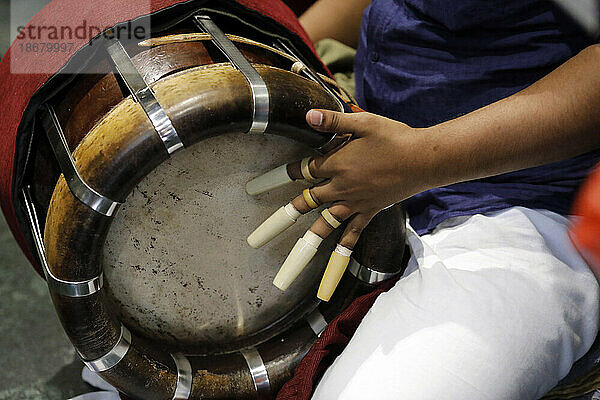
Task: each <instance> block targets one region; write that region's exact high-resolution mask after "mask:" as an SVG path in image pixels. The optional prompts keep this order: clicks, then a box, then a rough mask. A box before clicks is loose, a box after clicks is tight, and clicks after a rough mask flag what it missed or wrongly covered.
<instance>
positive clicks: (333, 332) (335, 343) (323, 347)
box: [277, 276, 400, 400]
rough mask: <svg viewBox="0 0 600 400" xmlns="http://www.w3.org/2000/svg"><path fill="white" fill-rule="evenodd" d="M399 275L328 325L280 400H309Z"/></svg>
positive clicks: (361, 298)
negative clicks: (373, 306) (376, 301)
mask: <svg viewBox="0 0 600 400" xmlns="http://www.w3.org/2000/svg"><path fill="white" fill-rule="evenodd" d="M398 279H400V276H398V277H397V278H394V279H390V280H389V281H386V282H383V283H382V284H380V285H379V286H378V287H377V289H375V290H373V291H372V292H371V293H368V294H366V295H364V296H361V297H359V298H358V299H356V300H354V302H353V303H352V304H351V305H350V307H348V308H347V309H346V310H344V311H343V312H342V313H341V314H340V315H338V316H337V317H336V318H335V319H334V320H333V321H331V322H330V323H329V325H328V326H327V328H326V329H325V331H324V332H323V333H322V334H321V337H319V338H318V339H317V341H316V342H315V344H314V345H313V346H312V348H311V349H310V350H309V352H308V353H307V354H306V356H304V358H303V359H302V361H300V364H298V367H296V371H294V377H293V378H292V379H290V380H289V381H288V382H287V383H286V384H285V385H284V386H283V388H281V390H280V391H279V393H278V394H277V400H308V399H310V397H311V396H312V393H313V390H314V388H315V386H316V385H317V383H318V382H319V379H321V377H322V376H323V374H324V373H325V370H326V369H327V368H328V367H329V366H330V365H331V364H332V363H333V361H334V360H335V359H336V357H337V356H339V355H340V354H341V353H342V351H343V350H344V349H345V348H346V345H348V342H349V341H350V339H351V338H352V335H354V332H355V331H356V328H358V325H359V324H360V322H361V321H362V319H363V317H364V316H365V315H366V314H367V311H369V309H370V308H371V306H372V305H373V303H374V302H375V299H377V297H378V296H379V295H380V294H381V293H383V292H387V291H388V290H389V289H391V288H392V287H393V286H394V285H395V284H396V282H397V281H398Z"/></svg>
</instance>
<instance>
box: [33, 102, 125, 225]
mask: <svg viewBox="0 0 600 400" xmlns="http://www.w3.org/2000/svg"><path fill="white" fill-rule="evenodd" d="M42 124H43V126H44V129H45V130H46V135H47V136H48V140H49V142H50V146H52V150H53V151H54V155H55V156H56V159H57V160H58V165H59V166H60V169H61V170H62V173H63V175H64V176H65V180H66V181H67V185H68V186H69V189H70V190H71V193H73V195H74V196H75V197H76V198H77V199H79V201H81V202H82V203H83V204H85V205H86V206H88V207H89V208H91V209H92V210H94V211H96V212H98V213H100V214H103V215H106V216H108V217H110V216H111V215H113V214H114V212H115V211H116V209H117V207H118V206H119V205H120V204H121V203H119V202H117V201H114V200H111V199H109V198H108V197H106V196H103V195H101V194H100V193H98V192H97V191H95V190H94V189H92V188H91V187H90V186H89V185H88V184H87V183H86V182H85V181H84V180H83V178H82V177H81V175H80V174H79V171H77V168H76V167H75V161H74V160H73V155H72V154H71V151H70V150H69V145H68V144H67V140H66V139H65V135H64V133H63V130H62V127H61V126H60V122H59V121H58V117H57V116H56V113H55V111H54V108H52V106H50V105H49V104H46V113H44V114H43V117H42Z"/></svg>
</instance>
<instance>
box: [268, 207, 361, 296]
mask: <svg viewBox="0 0 600 400" xmlns="http://www.w3.org/2000/svg"><path fill="white" fill-rule="evenodd" d="M326 210H327V211H325V210H324V211H323V214H322V215H321V216H320V217H319V219H318V220H317V221H315V223H314V224H313V226H311V228H310V229H309V230H308V231H306V234H305V235H304V236H303V237H301V238H300V239H298V241H297V242H296V244H295V245H294V247H293V248H292V251H290V253H289V254H288V256H287V258H286V259H285V261H284V262H283V265H282V266H281V268H280V269H279V272H278V273H277V275H276V276H275V279H274V280H273V284H274V285H275V286H277V287H278V288H279V289H281V290H286V289H287V288H288V287H289V286H290V284H291V283H292V282H293V281H294V280H295V279H296V278H297V277H298V275H299V274H300V272H302V270H304V268H306V266H307V265H308V263H309V262H310V260H312V258H313V257H314V256H315V254H317V250H318V248H319V245H320V244H321V242H322V241H323V240H324V239H325V238H327V236H329V234H331V232H332V231H333V230H334V229H335V228H337V227H339V226H340V225H341V223H342V222H343V221H344V220H345V219H347V218H348V217H349V216H350V214H351V212H350V209H349V208H348V207H347V206H345V205H343V204H335V205H333V206H331V207H330V208H329V209H326ZM324 215H326V217H324Z"/></svg>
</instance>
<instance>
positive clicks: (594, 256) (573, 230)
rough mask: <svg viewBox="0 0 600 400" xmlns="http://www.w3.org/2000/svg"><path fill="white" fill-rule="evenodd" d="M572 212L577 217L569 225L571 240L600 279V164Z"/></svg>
mask: <svg viewBox="0 0 600 400" xmlns="http://www.w3.org/2000/svg"><path fill="white" fill-rule="evenodd" d="M573 214H575V215H577V218H576V219H575V220H574V222H573V224H572V225H571V227H570V231H569V235H570V237H571V240H572V241H573V243H574V244H575V246H576V247H577V249H578V250H579V252H580V253H581V254H582V256H583V257H584V258H585V259H586V261H587V262H588V264H589V265H590V267H591V269H592V271H593V272H594V274H595V275H596V277H597V278H598V279H600V164H599V165H598V166H596V168H595V170H594V171H593V172H592V173H591V174H590V176H589V177H588V178H587V180H586V181H585V183H584V184H583V186H582V188H581V190H580V191H579V194H578V195H577V198H576V200H575V203H574V205H573Z"/></svg>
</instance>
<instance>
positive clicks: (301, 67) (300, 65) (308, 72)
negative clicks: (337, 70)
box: [275, 39, 352, 112]
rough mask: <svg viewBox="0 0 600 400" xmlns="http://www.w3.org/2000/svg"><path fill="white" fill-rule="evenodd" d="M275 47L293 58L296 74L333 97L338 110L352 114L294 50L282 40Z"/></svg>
mask: <svg viewBox="0 0 600 400" xmlns="http://www.w3.org/2000/svg"><path fill="white" fill-rule="evenodd" d="M275 47H276V48H277V49H278V50H280V51H283V52H284V53H286V54H288V55H289V56H290V57H293V58H295V59H296V63H297V66H296V67H294V69H296V70H297V72H298V73H301V74H303V75H304V76H306V77H307V78H308V79H310V80H311V81H313V82H315V83H317V84H319V85H320V86H321V87H322V88H323V89H325V91H326V92H327V93H328V94H329V95H330V96H331V97H333V99H334V100H335V101H336V103H338V106H339V107H340V110H343V111H344V112H352V110H351V109H350V107H349V106H348V104H346V102H345V101H344V100H343V99H342V98H341V97H340V96H339V95H338V94H337V93H336V92H334V91H333V90H331V88H330V87H329V86H328V85H327V84H326V83H325V82H324V81H323V79H321V77H320V76H319V74H317V73H315V72H314V71H313V70H312V69H310V68H309V67H308V66H307V65H306V64H305V63H304V62H303V61H302V60H301V59H300V57H299V56H298V55H297V54H296V53H295V52H294V50H292V48H291V47H290V46H288V45H287V44H286V43H285V42H284V41H283V40H281V39H278V40H277V42H275Z"/></svg>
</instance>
